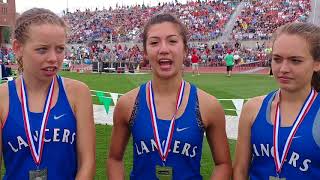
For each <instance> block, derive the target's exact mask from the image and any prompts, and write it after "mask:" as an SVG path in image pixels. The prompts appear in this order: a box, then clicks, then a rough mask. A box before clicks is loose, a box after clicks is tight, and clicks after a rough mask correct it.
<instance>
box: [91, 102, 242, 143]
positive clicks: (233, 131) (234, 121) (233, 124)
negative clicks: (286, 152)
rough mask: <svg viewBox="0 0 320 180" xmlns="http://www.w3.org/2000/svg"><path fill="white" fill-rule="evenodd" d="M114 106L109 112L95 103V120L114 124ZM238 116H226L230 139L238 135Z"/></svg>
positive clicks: (105, 123)
mask: <svg viewBox="0 0 320 180" xmlns="http://www.w3.org/2000/svg"><path fill="white" fill-rule="evenodd" d="M113 110H114V106H110V109H109V113H108V114H107V113H106V111H105V109H104V106H103V105H93V113H94V122H95V124H101V125H110V126H112V125H113V121H112V117H113ZM238 122H239V117H238V116H226V131H227V137H228V139H237V136H238Z"/></svg>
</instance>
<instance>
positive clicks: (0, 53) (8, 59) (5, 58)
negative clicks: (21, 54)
mask: <svg viewBox="0 0 320 180" xmlns="http://www.w3.org/2000/svg"><path fill="white" fill-rule="evenodd" d="M14 61H15V56H14V53H13V50H12V49H11V48H8V47H0V62H1V63H3V64H11V63H13V62H14Z"/></svg>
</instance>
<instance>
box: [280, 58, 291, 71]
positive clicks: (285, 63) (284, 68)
mask: <svg viewBox="0 0 320 180" xmlns="http://www.w3.org/2000/svg"><path fill="white" fill-rule="evenodd" d="M289 70H290V67H289V63H288V61H287V60H283V61H282V63H281V64H280V72H282V73H286V72H289Z"/></svg>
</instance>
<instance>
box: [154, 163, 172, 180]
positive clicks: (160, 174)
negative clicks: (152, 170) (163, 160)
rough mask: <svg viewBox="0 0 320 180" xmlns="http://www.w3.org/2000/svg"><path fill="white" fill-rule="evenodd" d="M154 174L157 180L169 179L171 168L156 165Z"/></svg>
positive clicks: (170, 177)
mask: <svg viewBox="0 0 320 180" xmlns="http://www.w3.org/2000/svg"><path fill="white" fill-rule="evenodd" d="M156 176H157V178H158V179H159V180H171V179H172V168H171V167H167V166H159V165H157V166H156Z"/></svg>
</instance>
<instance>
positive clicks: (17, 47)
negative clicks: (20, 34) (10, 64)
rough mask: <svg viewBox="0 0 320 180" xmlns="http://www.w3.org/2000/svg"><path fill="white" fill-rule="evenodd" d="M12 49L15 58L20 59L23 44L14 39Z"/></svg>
mask: <svg viewBox="0 0 320 180" xmlns="http://www.w3.org/2000/svg"><path fill="white" fill-rule="evenodd" d="M12 49H13V51H14V53H15V55H16V57H22V52H23V44H22V43H21V42H19V41H18V40H16V39H14V40H13V42H12Z"/></svg>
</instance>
